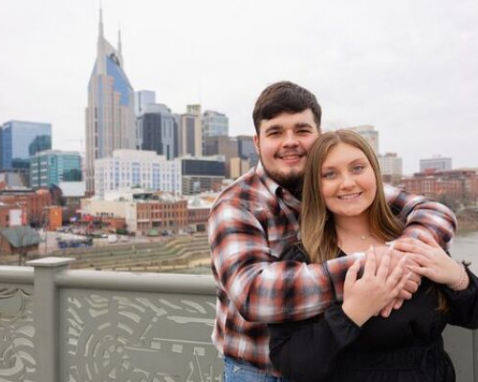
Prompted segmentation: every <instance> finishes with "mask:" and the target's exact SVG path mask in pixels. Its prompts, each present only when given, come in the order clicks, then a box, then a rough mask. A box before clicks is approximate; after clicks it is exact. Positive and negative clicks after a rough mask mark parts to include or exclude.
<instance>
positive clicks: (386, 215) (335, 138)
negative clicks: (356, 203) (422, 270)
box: [300, 130, 403, 262]
mask: <svg viewBox="0 0 478 382" xmlns="http://www.w3.org/2000/svg"><path fill="white" fill-rule="evenodd" d="M339 143H345V144H348V145H350V146H353V147H356V148H358V149H359V150H360V151H362V152H363V153H364V154H365V156H366V157H367V159H368V160H369V162H370V164H371V166H372V169H373V171H374V174H375V181H376V184H377V193H376V195H375V199H374V200H373V202H372V205H371V206H370V207H369V210H368V212H369V214H368V216H369V224H370V233H371V235H373V236H375V237H377V238H379V239H381V240H384V241H389V240H393V239H395V238H397V237H398V236H400V234H401V233H402V231H403V224H402V223H401V222H400V221H399V220H398V219H397V218H395V216H394V215H393V214H392V211H391V210H390V208H389V206H388V204H387V201H386V199H385V193H384V190H383V183H382V175H381V173H380V166H379V164H378V160H377V157H376V156H375V153H374V152H373V150H372V148H371V147H370V146H369V144H368V143H367V141H366V140H365V139H364V138H362V137H361V136H360V135H359V134H357V133H355V132H353V131H350V130H337V131H331V132H327V133H324V134H322V135H321V136H320V137H319V138H318V139H317V141H316V142H315V143H314V144H313V145H312V147H311V149H310V151H309V155H308V160H307V165H306V170H305V177H304V187H303V191H302V209H301V225H300V236H301V240H302V244H303V246H304V249H305V250H306V252H307V253H308V254H309V257H310V260H311V262H323V261H326V260H329V259H333V258H335V257H337V254H338V250H339V248H338V243H337V233H336V231H335V225H334V217H333V214H332V213H331V212H330V211H329V210H328V209H327V207H326V205H325V200H324V197H323V195H322V177H321V171H322V166H323V164H324V161H325V159H326V157H327V155H328V153H329V152H330V150H331V149H332V148H333V147H335V146H336V145H338V144H339Z"/></svg>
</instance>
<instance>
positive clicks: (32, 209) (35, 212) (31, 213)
mask: <svg viewBox="0 0 478 382" xmlns="http://www.w3.org/2000/svg"><path fill="white" fill-rule="evenodd" d="M0 202H1V203H4V204H9V205H18V206H20V207H21V208H24V209H25V214H26V216H25V221H24V224H31V225H36V226H39V225H43V224H44V223H45V221H46V219H47V214H46V213H45V210H46V209H45V207H48V206H50V205H51V204H52V200H51V194H50V192H49V191H48V190H46V189H40V190H37V191H33V190H31V189H8V190H7V189H5V190H2V191H0Z"/></svg>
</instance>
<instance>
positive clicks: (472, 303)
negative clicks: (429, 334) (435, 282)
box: [439, 266, 478, 329]
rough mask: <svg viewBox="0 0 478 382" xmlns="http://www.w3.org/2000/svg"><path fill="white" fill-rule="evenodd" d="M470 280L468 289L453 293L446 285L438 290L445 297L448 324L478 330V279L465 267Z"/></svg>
mask: <svg viewBox="0 0 478 382" xmlns="http://www.w3.org/2000/svg"><path fill="white" fill-rule="evenodd" d="M465 269H466V273H468V277H469V278H470V284H469V285H468V288H466V289H465V290H462V291H454V290H452V289H450V288H448V287H447V286H446V285H440V286H439V288H440V290H441V291H442V293H443V294H444V295H445V298H446V300H447V302H448V306H449V309H450V312H449V313H450V319H449V324H451V325H456V326H462V327H464V328H468V329H478V278H477V277H476V276H475V275H474V274H473V272H471V271H470V269H469V268H468V267H466V266H465Z"/></svg>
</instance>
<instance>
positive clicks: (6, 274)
mask: <svg viewBox="0 0 478 382" xmlns="http://www.w3.org/2000/svg"><path fill="white" fill-rule="evenodd" d="M33 274H34V270H33V267H20V266H13V265H0V282H2V283H9V284H13V283H18V284H32V285H33Z"/></svg>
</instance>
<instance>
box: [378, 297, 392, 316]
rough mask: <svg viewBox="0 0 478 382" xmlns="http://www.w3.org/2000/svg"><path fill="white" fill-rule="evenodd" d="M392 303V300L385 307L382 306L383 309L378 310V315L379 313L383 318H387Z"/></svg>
mask: <svg viewBox="0 0 478 382" xmlns="http://www.w3.org/2000/svg"><path fill="white" fill-rule="evenodd" d="M393 304H394V300H392V301H390V302H389V303H388V304H387V305H386V306H385V308H383V309H382V310H381V311H380V315H381V316H382V317H383V318H388V317H389V316H390V313H392V309H393Z"/></svg>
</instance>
